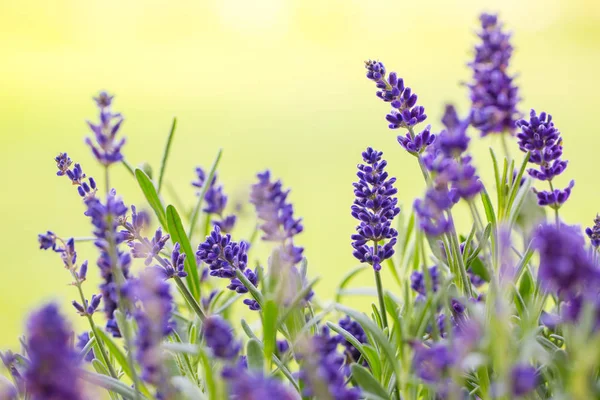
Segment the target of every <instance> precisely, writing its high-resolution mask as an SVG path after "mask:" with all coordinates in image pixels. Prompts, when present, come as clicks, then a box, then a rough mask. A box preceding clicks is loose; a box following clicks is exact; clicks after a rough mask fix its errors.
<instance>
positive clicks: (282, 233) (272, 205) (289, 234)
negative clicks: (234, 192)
mask: <svg viewBox="0 0 600 400" xmlns="http://www.w3.org/2000/svg"><path fill="white" fill-rule="evenodd" d="M257 177H258V183H255V184H254V185H252V188H251V191H250V203H252V204H253V205H254V207H255V208H256V213H257V215H258V219H260V220H261V221H262V224H261V225H260V229H261V230H262V231H263V234H264V235H263V236H262V239H263V240H266V241H270V242H277V243H280V244H281V245H282V248H283V249H284V250H285V252H284V253H282V255H284V256H286V259H287V261H288V262H289V263H290V264H291V265H295V264H297V263H299V262H300V261H301V260H302V252H303V251H304V249H303V248H302V247H297V246H295V245H294V243H293V238H294V236H296V235H297V234H299V233H301V232H302V230H303V226H302V219H301V218H298V219H296V218H294V208H293V206H292V204H291V203H289V202H287V196H288V194H289V193H290V191H289V189H288V190H285V191H284V190H283V184H282V183H281V181H280V180H277V181H275V182H273V181H271V172H270V171H269V170H267V171H264V172H262V173H259V174H258V175H257Z"/></svg>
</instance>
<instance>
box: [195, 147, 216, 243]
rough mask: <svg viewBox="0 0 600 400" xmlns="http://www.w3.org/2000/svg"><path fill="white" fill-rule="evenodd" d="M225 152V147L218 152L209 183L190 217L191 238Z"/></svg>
mask: <svg viewBox="0 0 600 400" xmlns="http://www.w3.org/2000/svg"><path fill="white" fill-rule="evenodd" d="M222 154H223V149H219V151H218V152H217V157H216V158H215V161H214V162H213V164H212V166H211V167H210V171H209V173H208V176H207V177H206V180H205V181H204V182H206V183H207V184H206V185H204V186H203V187H202V190H201V191H200V195H199V196H198V202H197V203H196V207H194V211H193V212H192V216H191V218H190V229H189V230H188V237H189V238H190V240H191V239H192V237H193V236H194V229H195V228H196V223H197V222H198V217H199V216H200V209H201V208H202V202H203V201H204V196H205V195H206V191H207V190H208V188H209V187H210V182H212V180H213V178H214V176H215V172H216V171H217V166H218V165H219V161H220V160H221V155H222Z"/></svg>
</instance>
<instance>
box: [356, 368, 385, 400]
mask: <svg viewBox="0 0 600 400" xmlns="http://www.w3.org/2000/svg"><path fill="white" fill-rule="evenodd" d="M350 369H351V370H352V377H353V378H354V379H355V380H356V382H357V383H358V386H360V387H361V389H362V390H363V391H365V392H367V393H370V394H374V395H376V396H379V397H381V398H382V399H389V398H390V396H389V395H388V393H387V392H386V390H385V389H384V388H383V387H382V386H381V384H380V383H379V382H377V380H376V379H375V378H373V375H371V374H370V373H369V371H368V370H367V369H366V368H365V367H363V366H362V365H358V364H352V366H351V367H350Z"/></svg>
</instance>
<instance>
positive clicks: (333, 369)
mask: <svg viewBox="0 0 600 400" xmlns="http://www.w3.org/2000/svg"><path fill="white" fill-rule="evenodd" d="M338 343H339V341H338V340H337V339H336V338H335V337H331V336H330V335H329V330H328V329H327V328H323V329H322V332H321V334H319V335H315V336H313V337H312V338H311V340H310V342H309V343H308V344H307V349H306V351H305V352H304V354H303V355H302V358H301V369H300V379H302V380H303V382H304V383H305V386H304V392H303V395H304V396H316V398H332V399H335V400H358V399H359V398H360V394H361V392H360V389H359V388H357V387H348V386H347V385H346V377H345V374H344V369H343V368H342V367H343V365H344V357H343V356H342V355H341V354H340V353H339V352H338V351H337V345H338Z"/></svg>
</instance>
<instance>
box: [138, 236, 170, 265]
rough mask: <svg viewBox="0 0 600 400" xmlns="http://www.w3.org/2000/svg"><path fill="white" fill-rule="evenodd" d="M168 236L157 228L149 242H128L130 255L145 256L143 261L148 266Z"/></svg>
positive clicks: (163, 245) (165, 242)
mask: <svg viewBox="0 0 600 400" xmlns="http://www.w3.org/2000/svg"><path fill="white" fill-rule="evenodd" d="M170 238H171V237H170V236H169V235H163V233H162V229H161V228H158V229H157V230H156V232H155V233H154V236H153V237H152V241H151V242H150V243H144V242H130V243H129V247H131V255H132V256H133V258H145V259H146V260H145V261H144V263H145V264H146V265H147V266H148V265H150V264H151V263H152V261H153V260H154V257H158V255H159V254H160V252H161V251H162V249H163V248H164V247H165V244H167V241H168V240H169V239H170Z"/></svg>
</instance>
